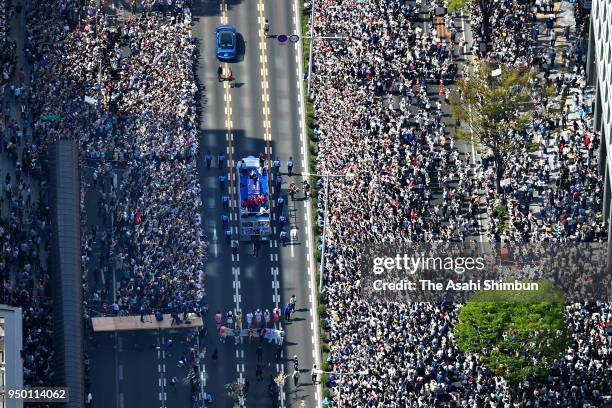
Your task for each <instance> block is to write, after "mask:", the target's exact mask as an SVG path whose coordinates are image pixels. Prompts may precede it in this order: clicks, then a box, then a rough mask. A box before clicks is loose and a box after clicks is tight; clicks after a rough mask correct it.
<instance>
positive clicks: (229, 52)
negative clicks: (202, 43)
mask: <svg viewBox="0 0 612 408" xmlns="http://www.w3.org/2000/svg"><path fill="white" fill-rule="evenodd" d="M215 39H216V40H215V41H216V42H215V44H216V50H217V58H218V59H220V60H223V61H228V60H232V59H234V58H236V55H237V51H236V50H237V43H238V41H237V39H236V29H235V28H234V26H231V25H218V26H217V27H216V28H215Z"/></svg>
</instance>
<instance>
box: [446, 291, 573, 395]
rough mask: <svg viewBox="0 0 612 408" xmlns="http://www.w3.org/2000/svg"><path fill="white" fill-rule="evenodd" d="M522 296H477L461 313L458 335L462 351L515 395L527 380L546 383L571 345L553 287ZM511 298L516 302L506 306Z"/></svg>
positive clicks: (486, 294) (488, 294)
mask: <svg viewBox="0 0 612 408" xmlns="http://www.w3.org/2000/svg"><path fill="white" fill-rule="evenodd" d="M518 293H519V294H518V295H517V292H512V294H511V295H510V294H509V293H505V292H500V293H497V294H493V292H480V293H478V294H476V295H475V296H474V297H473V298H472V299H471V300H470V301H469V302H467V303H466V304H465V305H464V306H463V307H462V308H461V311H460V313H459V322H458V323H457V325H456V326H455V330H454V335H455V341H456V342H457V345H458V346H459V348H460V349H461V350H462V351H463V352H465V353H470V354H474V355H477V356H478V358H479V359H480V361H482V362H483V364H484V366H485V367H487V368H488V369H489V370H491V371H492V372H493V373H494V375H496V376H501V377H503V378H505V379H506V381H507V382H508V384H509V385H510V386H511V387H512V389H513V390H515V391H516V390H517V389H518V386H519V385H520V383H521V382H522V381H524V380H526V379H529V380H532V381H536V382H538V381H539V380H542V381H543V380H545V379H546V374H547V371H548V369H549V368H550V367H551V366H552V365H554V363H555V362H556V361H558V360H560V359H561V358H562V357H563V352H564V350H565V349H566V348H567V347H568V346H569V345H570V344H571V338H570V336H569V332H568V329H567V326H566V323H565V320H564V316H563V307H564V303H563V301H562V299H561V297H560V296H557V294H556V293H555V292H554V291H553V289H552V284H550V282H541V283H540V290H539V291H536V292H530V293H528V292H518ZM523 294H524V295H523ZM509 296H511V297H512V298H513V300H514V301H504V300H509V299H510V297H509ZM517 296H518V298H517ZM538 299H545V301H538Z"/></svg>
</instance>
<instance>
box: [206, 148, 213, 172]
mask: <svg viewBox="0 0 612 408" xmlns="http://www.w3.org/2000/svg"><path fill="white" fill-rule="evenodd" d="M204 159H205V160H206V168H207V169H208V170H210V165H211V164H212V155H211V154H210V150H208V151H207V152H206V156H204Z"/></svg>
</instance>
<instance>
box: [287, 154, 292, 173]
mask: <svg viewBox="0 0 612 408" xmlns="http://www.w3.org/2000/svg"><path fill="white" fill-rule="evenodd" d="M287 174H288V175H289V177H291V176H292V175H293V157H289V160H287Z"/></svg>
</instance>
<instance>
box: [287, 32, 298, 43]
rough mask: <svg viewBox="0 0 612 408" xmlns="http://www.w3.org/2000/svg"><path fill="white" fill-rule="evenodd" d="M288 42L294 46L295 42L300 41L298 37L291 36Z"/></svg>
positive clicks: (295, 35)
mask: <svg viewBox="0 0 612 408" xmlns="http://www.w3.org/2000/svg"><path fill="white" fill-rule="evenodd" d="M289 41H291V42H292V43H294V44H295V43H296V42H298V41H300V36H299V35H297V34H292V35H290V36H289Z"/></svg>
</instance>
